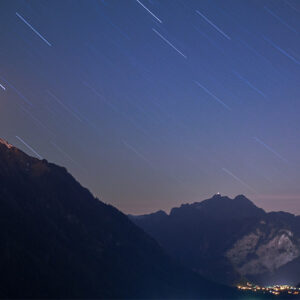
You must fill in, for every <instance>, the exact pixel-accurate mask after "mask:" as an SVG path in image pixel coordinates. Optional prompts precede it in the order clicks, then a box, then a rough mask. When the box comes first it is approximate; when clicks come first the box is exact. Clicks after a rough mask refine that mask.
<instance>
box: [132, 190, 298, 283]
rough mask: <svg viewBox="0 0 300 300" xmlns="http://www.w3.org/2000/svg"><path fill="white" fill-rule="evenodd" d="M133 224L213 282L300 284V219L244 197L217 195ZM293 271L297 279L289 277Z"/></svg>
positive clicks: (146, 216) (153, 215)
mask: <svg viewBox="0 0 300 300" xmlns="http://www.w3.org/2000/svg"><path fill="white" fill-rule="evenodd" d="M131 219H132V220H133V221H134V222H135V223H136V224H137V225H139V226H141V227H142V228H143V229H144V230H145V231H146V232H148V233H149V234H151V235H152V236H153V237H154V238H156V239H157V240H158V241H159V243H160V244H161V245H162V246H163V247H164V248H165V249H166V251H167V252H168V253H170V254H171V255H173V256H174V257H176V258H178V259H180V261H181V262H182V263H183V264H185V265H186V266H188V267H190V268H192V269H194V270H196V271H197V272H199V273H200V274H202V275H203V276H206V277H208V278H211V279H214V280H218V281H219V282H223V283H229V284H235V283H237V282H239V281H241V280H246V279H251V280H252V281H254V282H257V283H261V284H264V283H266V282H267V283H274V284H275V283H277V282H279V281H280V283H282V282H283V280H287V281H288V282H287V283H293V284H294V283H298V282H299V278H300V277H299V276H300V274H299V276H298V273H300V271H299V272H298V273H297V272H296V268H294V267H293V266H294V265H297V264H299V263H297V262H298V260H299V262H300V217H296V216H294V215H292V214H289V213H284V212H278V213H275V212H272V213H266V212H265V211H263V210H262V209H260V208H258V207H256V206H255V205H254V204H253V203H252V202H251V201H250V200H249V199H247V198H246V197H244V196H242V195H240V196H237V197H236V198H234V199H230V198H228V197H222V196H220V195H215V196H214V197H212V198H211V199H208V200H204V201H202V202H197V203H193V204H185V205H182V206H181V207H179V208H173V209H172V210H171V212H170V214H169V215H167V214H164V213H162V212H160V213H159V214H157V215H156V214H151V215H144V216H139V217H138V218H136V217H135V216H131ZM289 270H290V273H291V274H294V275H291V276H287V275H286V274H287V273H289ZM280 272H282V274H285V275H284V276H282V278H281V277H280ZM283 277H284V278H283Z"/></svg>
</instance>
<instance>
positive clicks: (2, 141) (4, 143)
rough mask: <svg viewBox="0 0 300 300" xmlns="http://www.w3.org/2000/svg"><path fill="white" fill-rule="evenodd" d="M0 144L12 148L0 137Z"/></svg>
mask: <svg viewBox="0 0 300 300" xmlns="http://www.w3.org/2000/svg"><path fill="white" fill-rule="evenodd" d="M0 144H2V145H4V146H6V147H7V148H8V149H11V148H13V147H14V146H13V145H11V144H10V143H8V142H7V141H6V140H4V139H1V138H0Z"/></svg>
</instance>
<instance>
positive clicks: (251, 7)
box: [0, 0, 300, 214]
mask: <svg viewBox="0 0 300 300" xmlns="http://www.w3.org/2000/svg"><path fill="white" fill-rule="evenodd" d="M0 8H1V10H0V24H1V26H0V39H1V46H0V107H1V109H0V137H1V138H4V139H6V140H7V141H8V142H9V143H11V144H13V145H15V146H17V147H19V148H20V149H22V150H23V151H25V152H27V153H28V154H30V155H33V156H35V157H37V158H40V159H42V158H45V159H47V160H49V161H51V162H54V163H57V164H59V165H62V166H65V167H66V168H67V169H68V170H69V171H70V172H71V173H72V174H73V175H74V177H75V178H76V179H78V180H79V181H80V182H81V183H82V184H83V185H84V186H86V187H88V188H89V189H90V190H91V191H92V192H93V193H94V194H95V195H96V196H98V197H99V198H101V200H103V201H104V202H106V203H110V204H112V205H115V206H117V207H118V208H119V209H121V210H122V211H124V212H126V213H146V212H152V211H155V210H159V209H165V210H168V209H169V208H171V207H174V206H176V205H180V204H181V203H186V202H194V201H200V200H202V199H203V195H213V194H215V193H216V192H220V193H221V194H223V195H228V196H231V197H234V196H235V195H237V194H245V195H246V196H247V197H249V198H250V199H252V200H254V201H255V203H256V204H257V205H258V206H260V207H263V208H264V209H266V210H285V211H291V212H294V213H298V214H300V188H299V183H298V181H299V178H300V157H299V149H300V136H299V135H300V122H299V114H300V88H299V87H300V84H299V78H300V39H299V30H300V15H299V14H300V3H299V1H297V0H286V1H285V0H268V1H267V0H228V1H223V0H162V1H159V0H105V1H104V0H103V1H100V0H89V1H84V0H72V1H68V0H52V1H47V0H39V1H35V0H28V1H23V0H3V1H1V3H0Z"/></svg>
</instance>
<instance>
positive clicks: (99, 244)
mask: <svg viewBox="0 0 300 300" xmlns="http://www.w3.org/2000/svg"><path fill="white" fill-rule="evenodd" d="M0 240H1V247H0V266H1V273H0V297H1V298H22V299H24V298H39V299H40V298H55V299H57V298H64V299H66V298H68V299H69V298H84V299H87V298H156V299H157V298H167V297H172V298H201V297H205V298H208V297H215V298H219V297H226V296H227V297H230V298H231V297H234V295H235V292H234V291H232V289H229V288H226V287H223V286H220V285H217V284H214V283H211V282H209V281H207V280H205V279H202V278H201V277H200V276H198V275H197V274H195V273H193V272H192V271H189V270H187V269H185V268H183V267H182V266H180V265H178V264H177V263H175V262H174V261H173V260H172V259H170V258H169V256H168V255H166V254H165V252H164V251H163V250H162V249H161V247H160V246H159V245H158V244H157V242H155V241H154V239H153V238H151V237H150V236H148V235H147V234H146V233H144V231H142V230H141V229H140V228H138V227H137V226H136V225H134V224H133V223H132V222H131V221H130V220H129V219H128V217H127V216H125V215H124V214H122V213H121V212H120V211H118V210H117V209H116V208H114V207H112V206H110V205H106V204H104V203H103V202H101V201H99V200H98V199H96V198H94V197H93V196H92V194H91V193H90V192H89V191H88V190H87V189H85V188H83V187H82V186H81V185H80V184H79V183H78V182H77V181H76V180H75V179H74V178H73V177H72V176H71V175H70V174H69V173H68V172H67V171H66V169H64V168H62V167H59V166H56V165H54V164H51V163H48V162H47V161H46V160H42V161H41V160H38V159H36V158H32V157H29V156H28V155H26V154H25V153H23V152H22V151H20V150H18V149H17V148H15V147H13V146H11V145H10V144H8V143H7V142H5V141H3V140H0Z"/></svg>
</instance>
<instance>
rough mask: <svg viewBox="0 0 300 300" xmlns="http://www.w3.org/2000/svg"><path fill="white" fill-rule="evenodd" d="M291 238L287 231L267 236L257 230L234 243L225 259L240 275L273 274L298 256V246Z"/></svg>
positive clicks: (299, 252)
mask: <svg viewBox="0 0 300 300" xmlns="http://www.w3.org/2000/svg"><path fill="white" fill-rule="evenodd" d="M292 237H293V234H292V232H291V231H289V230H284V229H282V230H279V231H278V232H273V233H271V234H270V235H267V236H265V234H264V232H262V231H260V230H257V231H256V232H255V233H253V232H252V233H249V234H247V235H245V236H244V237H242V238H241V239H240V240H238V241H237V242H236V243H234V245H233V247H232V248H230V249H229V250H228V251H227V252H226V257H227V258H228V259H229V260H230V262H231V263H232V265H233V266H234V267H235V268H236V270H238V272H239V273H240V274H241V275H245V276H247V275H255V274H262V273H265V272H274V271H275V270H276V269H278V268H279V267H281V266H283V265H285V264H287V263H288V262H290V261H292V260H294V259H295V258H297V257H298V256H299V254H300V251H299V248H300V247H299V246H300V244H299V243H298V242H294V241H293V240H292Z"/></svg>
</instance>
